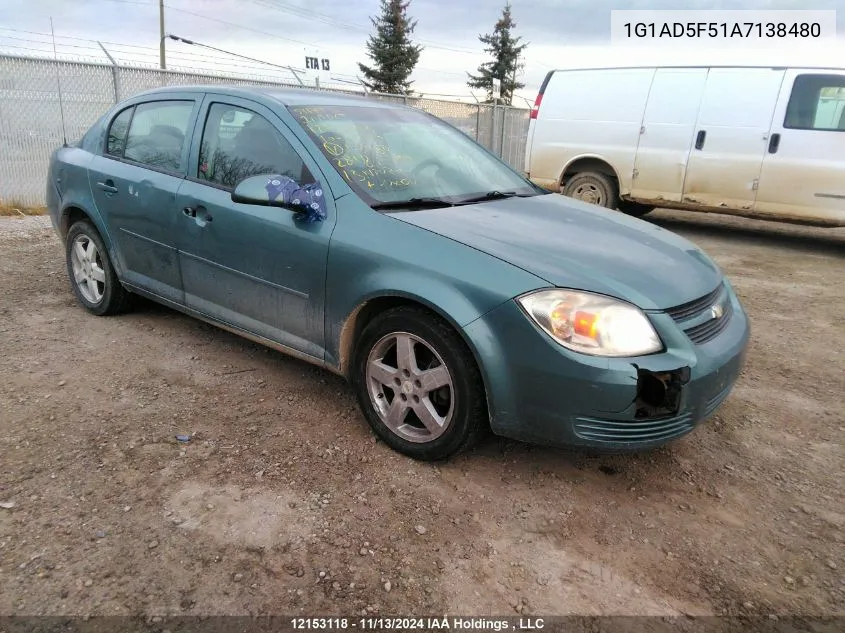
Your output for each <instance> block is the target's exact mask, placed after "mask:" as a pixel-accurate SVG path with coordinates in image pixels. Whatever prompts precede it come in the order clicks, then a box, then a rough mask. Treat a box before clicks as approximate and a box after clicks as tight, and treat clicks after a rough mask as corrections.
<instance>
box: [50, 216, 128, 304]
mask: <svg viewBox="0 0 845 633" xmlns="http://www.w3.org/2000/svg"><path fill="white" fill-rule="evenodd" d="M65 261H66V263H67V272H68V277H69V278H70V285H71V287H72V288H73V294H75V295H76V298H77V300H78V301H79V303H81V304H82V306H83V307H84V308H85V309H86V310H88V311H89V312H90V313H92V314H96V315H97V316H107V315H112V314H120V313H121V312H125V311H126V310H128V309H129V305H130V296H131V295H130V294H129V292H127V291H126V289H125V288H124V287H123V286H122V285H121V283H120V280H119V279H118V278H117V273H116V272H115V270H114V266H112V263H111V260H109V255H108V251H107V250H106V245H105V244H104V243H103V240H102V238H101V237H100V234H99V233H98V232H97V229H96V228H95V227H94V225H93V224H91V222H90V221H89V220H79V221H78V222H75V223H74V224H73V225H72V226H71V227H70V230H68V232H67V237H66V238H65Z"/></svg>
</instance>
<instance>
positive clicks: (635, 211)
mask: <svg viewBox="0 0 845 633" xmlns="http://www.w3.org/2000/svg"><path fill="white" fill-rule="evenodd" d="M619 210H620V211H621V212H622V213H624V214H625V215H630V216H633V217H635V218H641V217H643V216H644V215H645V214H646V213H651V212H652V211H654V207H652V206H649V205H647V204H640V203H639V202H631V201H630V200H620V201H619Z"/></svg>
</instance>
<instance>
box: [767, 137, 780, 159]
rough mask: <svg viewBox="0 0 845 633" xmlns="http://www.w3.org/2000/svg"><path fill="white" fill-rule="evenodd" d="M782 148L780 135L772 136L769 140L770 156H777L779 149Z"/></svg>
mask: <svg viewBox="0 0 845 633" xmlns="http://www.w3.org/2000/svg"><path fill="white" fill-rule="evenodd" d="M779 147H780V134H777V133H775V134H772V136H771V138H770V139H769V154H777V151H778V148H779Z"/></svg>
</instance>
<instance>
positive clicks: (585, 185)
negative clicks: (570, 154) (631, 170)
mask: <svg viewBox="0 0 845 633" xmlns="http://www.w3.org/2000/svg"><path fill="white" fill-rule="evenodd" d="M563 195H565V196H569V197H570V198H575V199H576V200H582V201H583V202H589V203H590V204H596V205H598V206H600V207H605V208H607V209H614V210H615V209H616V207H617V205H618V204H619V189H618V187H617V186H616V183H615V182H614V181H613V179H612V178H610V177H609V176H606V175H604V174H601V173H599V172H596V171H585V172H581V173H580V174H575V175H574V176H572V178H570V179H569V180H568V181H566V184H565V185H564V187H563Z"/></svg>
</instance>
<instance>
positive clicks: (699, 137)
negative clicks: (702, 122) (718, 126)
mask: <svg viewBox="0 0 845 633" xmlns="http://www.w3.org/2000/svg"><path fill="white" fill-rule="evenodd" d="M706 138H707V132H706V131H705V130H699V131H698V134H696V135H695V149H702V148H703V147H704V139H706Z"/></svg>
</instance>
